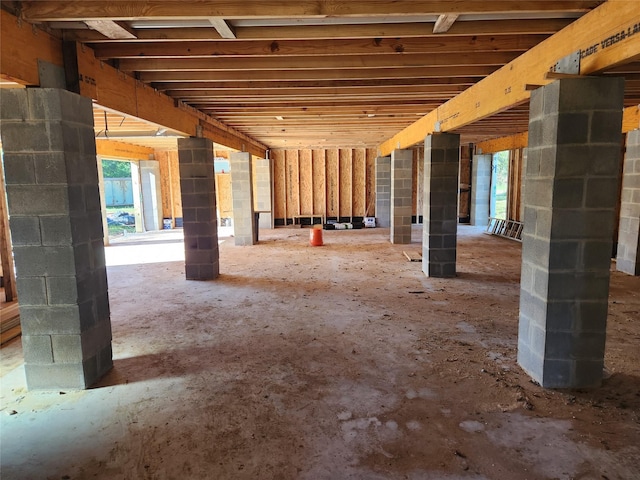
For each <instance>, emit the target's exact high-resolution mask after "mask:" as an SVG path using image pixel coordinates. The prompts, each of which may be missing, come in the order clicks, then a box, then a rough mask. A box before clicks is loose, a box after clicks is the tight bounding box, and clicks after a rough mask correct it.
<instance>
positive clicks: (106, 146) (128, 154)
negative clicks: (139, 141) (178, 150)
mask: <svg viewBox="0 0 640 480" xmlns="http://www.w3.org/2000/svg"><path fill="white" fill-rule="evenodd" d="M96 153H97V154H98V155H100V156H102V157H108V158H123V159H127V160H149V156H150V155H153V153H154V150H153V148H149V147H141V146H139V145H132V144H130V143H122V142H116V141H115V140H102V139H96Z"/></svg>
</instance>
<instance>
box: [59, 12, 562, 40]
mask: <svg viewBox="0 0 640 480" xmlns="http://www.w3.org/2000/svg"><path fill="white" fill-rule="evenodd" d="M571 21H572V19H565V18H540V19H525V20H518V19H512V20H484V21H482V20H480V21H477V22H464V23H454V24H453V25H452V26H451V28H450V29H449V30H448V31H447V32H446V33H442V34H436V33H432V32H433V28H434V27H435V23H434V22H424V23H423V22H420V23H417V22H416V23H386V24H370V25H367V24H362V25H360V24H351V25H301V26H295V25H292V26H274V27H271V26H268V27H260V26H255V27H238V28H235V29H234V30H235V34H236V38H237V39H239V40H271V41H273V39H274V38H278V39H281V40H300V39H317V38H349V39H354V38H402V37H404V38H408V37H428V36H438V37H443V36H446V37H453V36H456V35H463V36H468V35H490V36H500V35H514V34H522V35H527V34H553V33H555V32H557V31H559V30H561V29H563V28H564V27H566V26H567V25H568V24H569V23H571ZM71 35H72V38H73V39H75V40H77V41H79V42H88V43H102V42H107V41H108V42H113V40H112V39H109V38H107V37H105V36H104V35H102V34H100V33H99V32H96V31H93V30H75V31H73V33H72V34H71ZM136 35H137V37H138V40H141V41H148V42H179V41H183V40H186V41H189V40H194V41H195V40H200V41H202V40H220V39H221V38H222V37H221V36H220V34H219V33H218V32H217V31H216V30H213V29H209V28H145V29H140V30H138V31H137V32H136ZM120 41H123V40H120Z"/></svg>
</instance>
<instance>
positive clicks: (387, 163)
mask: <svg viewBox="0 0 640 480" xmlns="http://www.w3.org/2000/svg"><path fill="white" fill-rule="evenodd" d="M376 220H377V222H378V226H379V227H382V228H389V227H390V226H391V157H377V158H376Z"/></svg>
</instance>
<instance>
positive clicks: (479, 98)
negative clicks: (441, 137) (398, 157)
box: [379, 0, 640, 155]
mask: <svg viewBox="0 0 640 480" xmlns="http://www.w3.org/2000/svg"><path fill="white" fill-rule="evenodd" d="M637 7H638V5H637V2H635V1H628V0H610V1H608V2H606V3H604V4H602V5H601V6H600V7H598V8H596V9H595V10H593V11H592V12H589V13H587V14H586V15H584V16H583V17H581V18H580V19H578V20H576V21H575V22H574V23H572V24H571V25H569V26H568V27H566V28H565V29H564V30H561V31H560V32H558V33H556V34H555V35H553V36H552V37H550V38H548V39H547V40H545V41H543V42H541V43H540V44H538V45H537V46H535V47H533V48H532V49H531V50H529V51H528V52H526V53H524V54H522V55H521V56H520V57H518V58H516V59H515V60H513V61H512V62H510V63H508V64H507V65H505V66H504V67H502V68H500V69H499V70H498V71H496V72H494V73H493V74H492V75H490V76H489V77H487V78H485V79H483V80H481V81H480V82H478V83H476V84H475V85H474V86H472V87H470V88H468V89H467V90H465V91H464V92H463V93H461V94H460V95H458V96H456V97H455V98H453V99H451V100H449V101H448V102H446V103H444V104H443V105H441V106H440V107H438V108H437V109H435V110H433V111H432V112H430V113H429V114H427V115H425V116H424V117H422V118H421V119H420V120H418V121H417V122H415V123H413V124H412V125H411V126H409V127H407V128H405V129H404V130H403V131H401V132H400V133H398V134H396V135H395V136H393V137H392V138H390V139H389V140H387V141H386V142H384V143H383V144H382V145H380V148H379V150H380V154H381V155H389V154H390V153H391V152H392V151H393V150H394V149H396V148H407V147H409V146H411V145H414V144H416V143H418V142H421V141H423V140H424V137H425V136H426V135H429V134H430V133H433V132H435V131H445V132H447V131H453V130H456V129H459V128H461V127H464V126H465V125H469V124H471V123H474V122H476V121H478V120H481V119H483V118H486V117H489V116H491V115H494V114H496V113H498V112H501V111H504V110H506V109H508V108H509V107H511V106H513V105H518V104H521V103H524V102H526V101H527V100H528V98H529V96H530V91H528V90H527V89H526V85H527V84H540V85H545V84H547V83H548V82H549V81H548V80H546V79H545V75H546V73H547V72H548V71H550V70H551V67H552V66H553V65H555V63H556V62H557V61H558V60H559V59H561V58H563V57H565V56H567V55H569V54H571V53H573V52H575V51H578V50H580V51H581V52H584V54H583V58H582V59H581V65H580V74H581V75H588V74H592V73H598V72H601V71H602V70H605V69H607V68H608V67H613V66H615V65H619V64H623V63H626V62H631V61H634V60H636V59H638V58H640V31H639V30H640V26H639V24H640V9H638V8H637Z"/></svg>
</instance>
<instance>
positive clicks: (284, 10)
mask: <svg viewBox="0 0 640 480" xmlns="http://www.w3.org/2000/svg"><path fill="white" fill-rule="evenodd" d="M600 3H602V0H554V1H553V2H550V1H542V2H541V1H535V0H520V1H517V2H514V1H513V0H484V1H478V0H459V1H456V2H451V1H450V0H435V1H429V2H417V1H415V0H395V1H393V2H389V1H388V0H350V1H348V2H336V1H334V0H297V1H291V2H282V1H279V0H228V1H225V2H220V1H216V0H200V1H198V2H191V3H190V4H189V5H188V10H189V16H190V17H196V18H197V17H201V18H210V17H223V18H256V17H258V18H264V17H274V18H278V17H284V18H286V17H308V16H314V17H327V16H342V17H360V16H369V15H439V14H441V13H442V12H449V13H499V12H536V11H546V12H554V11H555V12H567V11H574V12H584V11H587V10H589V9H591V8H594V7H596V6H597V5H599V4H600ZM256 12H264V13H263V14H262V15H258V14H256ZM22 13H23V15H24V17H25V18H26V19H27V20H29V21H35V22H42V21H73V20H84V19H99V18H109V19H118V20H134V19H138V18H148V19H155V20H160V19H166V18H176V17H178V18H180V17H184V15H185V5H184V4H183V2H168V1H163V0H147V1H144V2H132V1H111V2H70V1H68V0H38V1H28V2H23V10H22Z"/></svg>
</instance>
